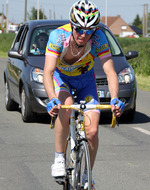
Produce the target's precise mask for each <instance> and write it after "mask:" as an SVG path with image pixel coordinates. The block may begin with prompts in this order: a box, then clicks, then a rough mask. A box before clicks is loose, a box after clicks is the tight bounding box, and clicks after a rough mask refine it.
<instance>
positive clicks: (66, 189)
mask: <svg viewBox="0 0 150 190" xmlns="http://www.w3.org/2000/svg"><path fill="white" fill-rule="evenodd" d="M70 153H71V142H70V139H69V138H68V140H67V141H66V145H65V150H64V156H65V167H66V183H64V185H63V190H73V178H72V172H73V170H74V167H73V163H72V159H71V157H70Z"/></svg>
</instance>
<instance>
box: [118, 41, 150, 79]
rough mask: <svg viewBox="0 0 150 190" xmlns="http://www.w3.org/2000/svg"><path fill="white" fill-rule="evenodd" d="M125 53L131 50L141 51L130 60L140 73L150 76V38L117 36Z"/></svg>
mask: <svg viewBox="0 0 150 190" xmlns="http://www.w3.org/2000/svg"><path fill="white" fill-rule="evenodd" d="M117 40H118V42H119V43H120V45H121V47H122V49H123V51H124V53H125V54H126V53H127V52H128V51H130V50H135V51H138V52H139V56H138V57H137V58H135V59H131V60H129V63H130V64H131V66H132V67H133V69H134V71H135V73H136V74H138V75H143V76H150V38H138V39H135V38H117Z"/></svg>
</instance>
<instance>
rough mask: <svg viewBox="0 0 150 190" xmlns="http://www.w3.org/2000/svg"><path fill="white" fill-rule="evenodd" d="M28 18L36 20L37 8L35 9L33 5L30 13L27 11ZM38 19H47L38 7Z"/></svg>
mask: <svg viewBox="0 0 150 190" xmlns="http://www.w3.org/2000/svg"><path fill="white" fill-rule="evenodd" d="M28 18H29V20H37V9H35V7H32V9H31V13H28ZM39 19H47V17H46V15H45V14H44V13H43V11H42V10H41V9H39Z"/></svg>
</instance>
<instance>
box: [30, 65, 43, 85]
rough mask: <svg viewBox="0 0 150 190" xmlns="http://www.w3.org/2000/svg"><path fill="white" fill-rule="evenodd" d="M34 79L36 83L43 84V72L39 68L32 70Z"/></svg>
mask: <svg viewBox="0 0 150 190" xmlns="http://www.w3.org/2000/svg"><path fill="white" fill-rule="evenodd" d="M32 79H33V80H34V81H35V82H39V83H43V70H42V69H39V68H34V69H33V70H32Z"/></svg>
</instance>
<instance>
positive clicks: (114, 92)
mask: <svg viewBox="0 0 150 190" xmlns="http://www.w3.org/2000/svg"><path fill="white" fill-rule="evenodd" d="M101 62H102V65H103V69H104V72H105V73H106V76H107V81H108V87H109V92H110V94H111V98H118V91H119V83H118V77H117V74H116V71H115V69H114V65H113V60H112V59H111V57H109V58H104V59H102V60H101Z"/></svg>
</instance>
